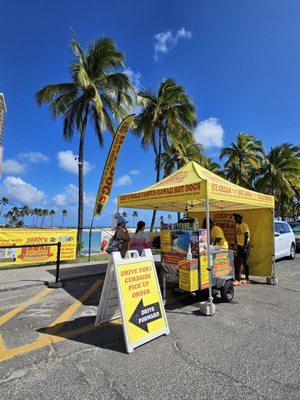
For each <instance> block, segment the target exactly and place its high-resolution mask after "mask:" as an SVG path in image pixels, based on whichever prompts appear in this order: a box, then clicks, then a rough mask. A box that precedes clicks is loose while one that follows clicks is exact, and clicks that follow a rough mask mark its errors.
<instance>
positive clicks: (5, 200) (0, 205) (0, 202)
mask: <svg viewBox="0 0 300 400" xmlns="http://www.w3.org/2000/svg"><path fill="white" fill-rule="evenodd" d="M7 204H8V198H6V197H2V199H1V200H0V215H2V210H3V207H5V206H6V205H7Z"/></svg>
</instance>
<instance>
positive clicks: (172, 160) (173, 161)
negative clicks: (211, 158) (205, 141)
mask: <svg viewBox="0 0 300 400" xmlns="http://www.w3.org/2000/svg"><path fill="white" fill-rule="evenodd" d="M202 151H203V148H202V146H201V145H200V144H198V143H196V142H195V140H194V138H193V137H192V136H182V137H181V138H178V139H177V140H176V143H175V144H172V145H171V146H169V147H168V148H167V149H166V150H165V152H163V153H162V154H161V157H160V166H161V168H162V169H163V170H164V176H165V177H166V176H168V175H170V174H171V173H172V172H174V171H175V170H176V169H179V168H181V167H183V166H184V165H185V164H187V163H188V162H189V161H196V162H197V163H199V164H204V163H205V160H206V157H205V155H204V154H203V152H202ZM158 162H159V157H158V156H157V157H156V163H158ZM156 168H158V165H156Z"/></svg>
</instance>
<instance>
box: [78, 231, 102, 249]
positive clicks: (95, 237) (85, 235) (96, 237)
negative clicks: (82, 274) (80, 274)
mask: <svg viewBox="0 0 300 400" xmlns="http://www.w3.org/2000/svg"><path fill="white" fill-rule="evenodd" d="M82 241H83V242H84V248H83V250H82V251H81V252H82V253H86V252H88V251H89V232H88V231H87V232H85V231H83V232H82ZM100 243H101V232H100V231H92V235H91V251H92V252H93V253H95V252H100Z"/></svg>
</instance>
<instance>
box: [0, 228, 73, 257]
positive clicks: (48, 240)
mask: <svg viewBox="0 0 300 400" xmlns="http://www.w3.org/2000/svg"><path fill="white" fill-rule="evenodd" d="M76 236H77V230H76V229H36V228H35V229H26V228H24V229H22V228H20V229H18V228H12V229H11V228H3V229H0V246H11V245H32V244H38V245H40V246H38V247H22V248H10V249H8V248H0V265H3V264H5V265H13V264H16V265H20V264H34V263H41V262H51V261H56V255H57V247H56V246H45V245H47V244H54V243H58V242H61V253H60V259H61V260H74V259H75V258H76Z"/></svg>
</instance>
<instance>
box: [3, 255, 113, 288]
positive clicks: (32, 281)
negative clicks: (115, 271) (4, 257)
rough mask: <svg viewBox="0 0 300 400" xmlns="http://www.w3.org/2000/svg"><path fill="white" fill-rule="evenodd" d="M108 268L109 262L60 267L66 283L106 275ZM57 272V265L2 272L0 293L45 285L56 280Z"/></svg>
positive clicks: (61, 275) (62, 277)
mask: <svg viewBox="0 0 300 400" xmlns="http://www.w3.org/2000/svg"><path fill="white" fill-rule="evenodd" d="M106 268H107V261H94V262H92V261H91V262H85V263H73V264H62V265H61V266H60V279H61V280H62V281H64V280H70V279H76V278H81V277H85V276H93V275H99V274H104V273H105V272H106ZM55 270H56V265H44V266H40V267H31V268H20V269H10V270H9V269H8V270H3V271H0V291H8V290H14V289H20V288H22V287H30V286H35V285H44V284H45V282H49V281H50V282H51V281H54V280H55Z"/></svg>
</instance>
